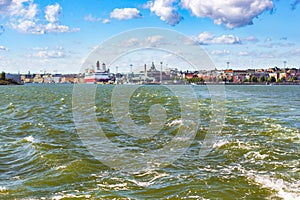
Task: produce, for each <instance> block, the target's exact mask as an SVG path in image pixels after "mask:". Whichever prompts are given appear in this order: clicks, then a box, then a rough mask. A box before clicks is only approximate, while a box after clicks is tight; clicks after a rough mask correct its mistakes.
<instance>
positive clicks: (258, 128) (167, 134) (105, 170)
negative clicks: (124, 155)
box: [0, 85, 300, 199]
mask: <svg viewBox="0 0 300 200" xmlns="http://www.w3.org/2000/svg"><path fill="white" fill-rule="evenodd" d="M87 87H94V86H87ZM129 87H130V86H129ZM113 88H114V86H110V85H106V86H98V87H97V93H96V99H97V100H96V103H95V107H94V108H93V109H94V110H95V111H96V118H97V121H98V123H99V126H101V127H102V129H103V131H104V132H105V134H106V137H107V138H109V140H110V141H112V142H113V143H114V144H116V145H117V146H118V147H123V148H127V149H128V150H129V151H132V153H136V152H142V153H143V152H145V151H150V150H155V149H159V148H162V147H164V146H165V145H166V144H167V143H168V142H170V141H171V140H172V138H173V137H174V135H175V134H176V132H177V131H178V129H180V126H182V125H183V123H184V122H183V121H182V120H181V119H180V113H181V110H180V109H179V104H180V103H179V101H178V100H177V98H176V96H174V95H172V93H171V92H170V91H169V90H167V89H162V88H160V86H144V87H142V88H140V89H138V90H137V91H136V92H135V93H133V95H132V97H131V99H130V105H129V113H128V116H130V117H131V118H132V119H133V120H134V122H135V123H136V124H146V123H149V122H150V121H151V118H150V117H149V115H148V112H147V110H149V109H150V108H151V107H150V106H151V105H152V104H162V105H164V108H165V109H166V116H165V117H166V123H165V124H164V127H163V129H162V131H161V132H159V133H158V134H156V135H154V136H153V137H145V138H135V137H133V136H130V135H128V134H124V132H122V130H121V129H120V127H119V126H118V123H116V121H115V120H114V116H113V114H112V109H111V107H110V105H111V101H110V98H111V92H112V90H113ZM194 90H195V92H196V94H197V97H198V100H197V101H198V102H197V103H198V107H199V109H200V114H199V116H200V117H199V119H200V120H199V127H198V129H197V134H196V136H195V138H194V139H193V142H192V144H191V145H190V147H189V148H188V150H187V151H186V152H185V153H184V154H183V155H181V156H180V158H178V159H177V160H176V161H174V162H172V163H171V164H170V165H168V166H166V167H164V168H158V169H152V168H149V170H142V171H134V170H130V171H127V170H117V169H113V168H110V167H108V166H106V165H104V164H102V163H101V162H100V161H99V160H97V159H95V158H94V157H93V155H92V153H90V152H89V151H88V148H87V147H86V144H84V143H83V142H82V141H81V139H80V137H79V136H78V134H77V131H76V127H75V125H74V118H73V113H72V92H73V86H72V85H25V86H3V87H0V95H1V104H0V113H1V117H0V118H1V123H0V131H1V136H0V156H1V159H0V199H74V198H78V199H99V198H122V199H128V198H132V199H149V198H155V199H156V198H164V199H242V198H244V199H299V198H300V163H299V160H300V159H299V158H300V113H299V110H300V87H299V86H226V95H227V99H226V109H227V111H226V119H225V124H224V127H223V130H222V132H221V135H220V137H219V138H218V140H217V141H214V142H213V145H212V147H213V148H212V149H211V151H210V152H209V153H208V155H206V156H205V157H199V150H200V149H201V144H202V141H203V138H204V137H205V135H206V132H207V130H208V128H209V122H210V120H211V116H212V106H211V101H210V96H209V93H208V91H207V88H206V87H205V86H195V87H194ZM120 101H121V100H120ZM127 128H128V127H127ZM138 159H139V158H138Z"/></svg>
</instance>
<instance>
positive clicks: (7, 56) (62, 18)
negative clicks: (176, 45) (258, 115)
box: [0, 0, 300, 73]
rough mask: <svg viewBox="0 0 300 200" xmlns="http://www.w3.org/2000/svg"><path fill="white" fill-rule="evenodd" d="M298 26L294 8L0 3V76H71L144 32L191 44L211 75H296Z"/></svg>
mask: <svg viewBox="0 0 300 200" xmlns="http://www.w3.org/2000/svg"><path fill="white" fill-rule="evenodd" d="M298 4H299V5H298ZM299 22H300V0H274V1H272V0H152V1H147V0H145V1H143V0H135V1H133V0H123V1H121V0H118V1H117V0H85V1H74V0H73V1H71V0H57V1H54V0H43V1H42V0H0V71H5V72H11V73H18V72H20V73H27V72H28V71H30V72H32V73H39V72H42V71H43V72H49V73H76V72H78V71H79V70H80V68H81V67H82V66H81V65H82V63H83V62H84V60H85V59H86V58H87V57H88V56H89V54H90V53H91V52H92V51H93V50H94V49H95V48H96V47H97V46H98V45H99V44H101V43H103V42H104V41H107V40H108V39H109V38H111V37H113V36H114V35H117V34H120V33H122V32H124V31H128V30H132V29H137V28H145V27H157V28H163V29H170V30H174V31H177V32H180V33H182V34H184V35H186V36H187V37H189V38H192V39H193V40H194V41H195V44H196V45H199V46H201V48H203V49H204V50H205V51H206V52H207V54H208V55H209V56H210V58H211V60H212V61H213V63H214V64H215V66H216V67H217V68H218V69H225V68H227V64H226V63H227V62H230V64H229V67H230V68H232V69H248V68H269V67H274V66H277V67H284V61H286V66H287V67H297V68H299V67H300V27H299ZM100 62H101V61H100ZM124 62H125V61H124ZM170 67H171V66H170Z"/></svg>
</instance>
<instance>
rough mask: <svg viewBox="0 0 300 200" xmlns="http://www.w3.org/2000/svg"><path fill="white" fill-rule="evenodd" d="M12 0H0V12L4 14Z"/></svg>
mask: <svg viewBox="0 0 300 200" xmlns="http://www.w3.org/2000/svg"><path fill="white" fill-rule="evenodd" d="M11 2H12V0H0V13H2V14H5V13H6V12H7V10H8V7H9V6H10V4H11Z"/></svg>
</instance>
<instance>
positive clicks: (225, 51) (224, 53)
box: [211, 49, 230, 56]
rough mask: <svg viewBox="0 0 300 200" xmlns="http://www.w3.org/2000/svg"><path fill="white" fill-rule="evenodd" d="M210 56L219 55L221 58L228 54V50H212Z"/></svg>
mask: <svg viewBox="0 0 300 200" xmlns="http://www.w3.org/2000/svg"><path fill="white" fill-rule="evenodd" d="M211 54H212V55H220V56H222V55H228V54H230V51H229V50H225V49H224V50H214V51H212V52H211Z"/></svg>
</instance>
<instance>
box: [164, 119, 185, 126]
mask: <svg viewBox="0 0 300 200" xmlns="http://www.w3.org/2000/svg"><path fill="white" fill-rule="evenodd" d="M182 124H183V121H182V119H175V120H173V121H171V122H170V123H168V124H167V126H174V125H182Z"/></svg>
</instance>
